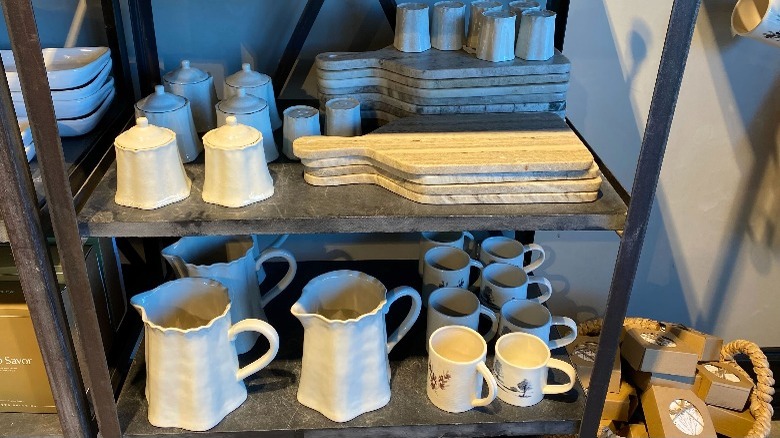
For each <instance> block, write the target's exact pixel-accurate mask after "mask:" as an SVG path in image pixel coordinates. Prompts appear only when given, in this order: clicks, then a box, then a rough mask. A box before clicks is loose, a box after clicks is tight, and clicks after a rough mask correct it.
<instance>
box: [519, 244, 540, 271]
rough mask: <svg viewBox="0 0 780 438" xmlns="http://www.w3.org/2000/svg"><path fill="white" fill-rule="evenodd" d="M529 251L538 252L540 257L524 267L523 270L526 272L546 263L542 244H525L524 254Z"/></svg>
mask: <svg viewBox="0 0 780 438" xmlns="http://www.w3.org/2000/svg"><path fill="white" fill-rule="evenodd" d="M529 251H532V252H533V251H536V252H538V253H539V258H538V259H536V260H534V261H532V262H531V263H529V264H528V266H524V267H523V270H524V271H525V272H526V273H528V272H531V271H535V270H536V269H539V266H542V263H544V258H545V253H544V248H542V245H539V244H538V243H529V244H527V245H523V254H525V253H527V252H529Z"/></svg>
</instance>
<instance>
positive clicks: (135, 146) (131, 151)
mask: <svg viewBox="0 0 780 438" xmlns="http://www.w3.org/2000/svg"><path fill="white" fill-rule="evenodd" d="M114 146H115V147H116V174H117V182H116V196H115V197H114V201H115V202H116V203H117V204H119V205H124V206H126V207H134V208H140V209H143V210H153V209H156V208H160V207H163V206H165V205H168V204H172V203H174V202H178V201H181V200H182V199H185V198H187V197H188V196H189V195H190V187H191V186H192V183H191V182H190V179H189V178H188V177H187V174H186V172H185V171H184V166H183V165H182V163H181V158H180V157H179V148H178V147H177V145H176V134H174V132H173V131H171V130H170V129H166V128H161V127H159V126H154V125H151V124H149V121H148V120H147V119H146V118H145V117H139V118H138V119H136V125H135V126H133V127H132V128H130V129H129V130H127V131H125V132H123V133H121V134H119V136H118V137H117V138H116V140H115V142H114Z"/></svg>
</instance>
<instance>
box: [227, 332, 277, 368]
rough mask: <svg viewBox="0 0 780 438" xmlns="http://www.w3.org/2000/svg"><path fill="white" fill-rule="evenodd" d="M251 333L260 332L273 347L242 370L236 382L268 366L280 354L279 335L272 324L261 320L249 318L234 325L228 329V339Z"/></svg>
mask: <svg viewBox="0 0 780 438" xmlns="http://www.w3.org/2000/svg"><path fill="white" fill-rule="evenodd" d="M249 331H253V332H259V333H260V334H261V335H263V336H265V337H266V338H267V339H268V343H269V344H271V347H270V348H269V349H268V351H267V352H266V353H265V354H264V355H262V356H261V357H260V358H259V359H257V360H256V361H254V362H252V363H250V364H249V365H247V366H245V367H243V368H240V369H239V370H238V371H237V372H236V380H237V381H239V382H240V381H241V380H244V379H246V378H247V377H249V376H251V375H252V374H254V373H256V372H258V371H260V370H262V369H263V368H265V367H266V366H268V364H269V363H271V361H272V360H274V359H275V358H276V353H278V352H279V334H278V333H277V332H276V330H275V329H274V328H273V326H271V324H268V323H267V322H265V321H261V320H259V319H254V318H249V319H245V320H243V321H239V322H237V323H235V324H233V326H232V327H230V328H229V329H228V338H229V339H230V340H231V341H232V340H234V339H235V338H236V335H238V334H239V333H242V332H249Z"/></svg>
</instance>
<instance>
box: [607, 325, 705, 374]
mask: <svg viewBox="0 0 780 438" xmlns="http://www.w3.org/2000/svg"><path fill="white" fill-rule="evenodd" d="M620 354H621V355H622V356H623V358H624V359H625V360H626V362H628V364H629V365H630V366H631V367H632V368H633V369H634V370H636V371H644V372H648V373H659V374H672V375H675V376H682V377H694V376H695V375H696V364H697V362H698V356H697V355H696V353H695V352H694V351H693V350H692V349H691V348H689V347H688V346H687V344H685V343H684V342H682V341H681V340H680V339H678V338H677V337H676V336H674V335H672V334H669V333H665V332H661V331H653V330H642V329H631V330H628V332H627V333H626V338H625V339H624V340H623V344H622V345H621V347H620Z"/></svg>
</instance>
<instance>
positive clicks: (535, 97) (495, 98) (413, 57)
mask: <svg viewBox="0 0 780 438" xmlns="http://www.w3.org/2000/svg"><path fill="white" fill-rule="evenodd" d="M570 69H571V64H570V62H569V60H568V59H567V58H566V57H565V56H563V55H562V54H561V53H560V52H558V51H556V52H555V56H553V57H552V58H551V59H549V60H547V61H525V60H523V59H520V58H515V59H514V60H512V61H506V62H488V61H484V60H481V59H478V58H477V57H476V56H474V55H473V54H469V53H466V52H465V51H463V50H455V51H441V50H435V49H431V50H428V51H425V52H422V53H405V52H400V51H398V50H396V49H395V48H394V47H392V46H390V47H386V48H384V49H380V50H376V51H373V52H356V53H350V52H330V53H322V54H320V55H318V56H317V58H316V71H317V85H318V87H319V98H320V102H321V104H324V103H325V102H326V101H328V100H329V99H332V98H335V97H353V98H356V99H357V100H359V101H360V103H361V110H362V113H363V114H362V115H363V117H364V118H374V119H380V120H388V121H391V120H394V119H396V118H399V117H408V116H411V115H418V114H421V115H422V114H427V115H432V114H478V113H486V112H490V113H517V112H553V113H556V114H558V115H559V116H561V117H563V114H564V111H565V109H566V92H567V90H568V88H569V71H570ZM321 107H324V106H322V105H321Z"/></svg>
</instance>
